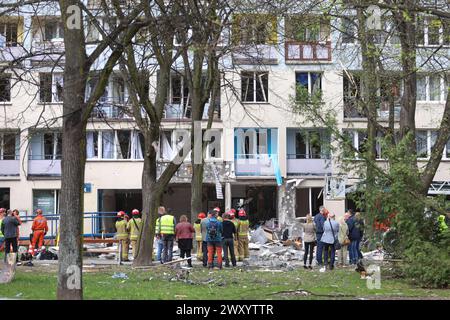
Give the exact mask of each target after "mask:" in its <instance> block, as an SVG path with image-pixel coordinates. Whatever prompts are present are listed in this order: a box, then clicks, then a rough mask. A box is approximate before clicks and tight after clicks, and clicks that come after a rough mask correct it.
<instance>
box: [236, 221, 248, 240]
mask: <svg viewBox="0 0 450 320" xmlns="http://www.w3.org/2000/svg"><path fill="white" fill-rule="evenodd" d="M248 226H249V222H248V220H240V221H239V231H238V236H239V237H248Z"/></svg>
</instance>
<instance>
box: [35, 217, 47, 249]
mask: <svg viewBox="0 0 450 320" xmlns="http://www.w3.org/2000/svg"><path fill="white" fill-rule="evenodd" d="M31 230H32V231H33V239H32V241H31V247H32V249H33V254H35V253H36V252H37V250H36V244H37V245H38V248H39V249H40V248H41V247H42V246H43V245H44V236H45V234H46V233H47V232H48V225H47V218H45V217H44V216H43V215H42V213H39V214H38V215H37V216H36V217H35V218H34V219H33V225H32V226H31Z"/></svg>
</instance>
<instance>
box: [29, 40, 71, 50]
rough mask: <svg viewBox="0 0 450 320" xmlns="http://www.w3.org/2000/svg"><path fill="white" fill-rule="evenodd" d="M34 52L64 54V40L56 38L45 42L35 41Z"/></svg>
mask: <svg viewBox="0 0 450 320" xmlns="http://www.w3.org/2000/svg"><path fill="white" fill-rule="evenodd" d="M32 45H33V52H47V53H62V52H64V50H65V47H64V39H61V38H55V39H52V40H45V41H33V44H32Z"/></svg>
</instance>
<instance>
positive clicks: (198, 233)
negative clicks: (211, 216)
mask: <svg viewBox="0 0 450 320" xmlns="http://www.w3.org/2000/svg"><path fill="white" fill-rule="evenodd" d="M194 230H195V241H196V242H197V260H199V261H200V260H202V259H203V252H202V224H201V220H199V222H198V223H194Z"/></svg>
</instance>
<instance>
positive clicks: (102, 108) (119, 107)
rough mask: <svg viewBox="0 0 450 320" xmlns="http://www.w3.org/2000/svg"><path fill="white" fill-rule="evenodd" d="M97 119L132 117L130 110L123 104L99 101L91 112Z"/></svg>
mask: <svg viewBox="0 0 450 320" xmlns="http://www.w3.org/2000/svg"><path fill="white" fill-rule="evenodd" d="M91 117H92V118H97V119H132V116H131V110H130V108H129V107H127V106H126V105H125V104H118V103H114V102H99V103H98V104H97V105H96V106H95V107H94V109H93V110H92V113H91Z"/></svg>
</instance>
